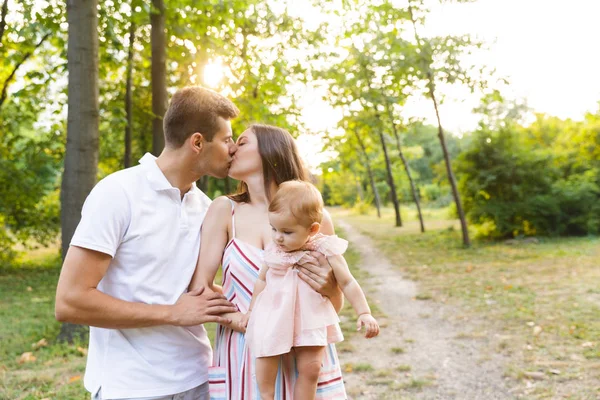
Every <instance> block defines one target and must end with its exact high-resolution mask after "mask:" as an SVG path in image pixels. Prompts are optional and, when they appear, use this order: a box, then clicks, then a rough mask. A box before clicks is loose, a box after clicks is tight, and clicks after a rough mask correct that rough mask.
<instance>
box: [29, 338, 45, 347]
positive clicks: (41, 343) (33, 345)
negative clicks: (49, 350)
mask: <svg viewBox="0 0 600 400" xmlns="http://www.w3.org/2000/svg"><path fill="white" fill-rule="evenodd" d="M45 346H48V341H47V340H46V338H44V339H40V340H39V341H38V342H37V343H34V344H32V345H31V348H33V349H34V350H36V349H39V348H40V347H45Z"/></svg>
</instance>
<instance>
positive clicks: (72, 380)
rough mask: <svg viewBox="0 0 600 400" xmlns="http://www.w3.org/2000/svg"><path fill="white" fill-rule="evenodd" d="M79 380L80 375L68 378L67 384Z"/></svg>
mask: <svg viewBox="0 0 600 400" xmlns="http://www.w3.org/2000/svg"><path fill="white" fill-rule="evenodd" d="M80 379H81V375H75V376H72V377H70V378H69V383H71V382H76V381H78V380H80Z"/></svg>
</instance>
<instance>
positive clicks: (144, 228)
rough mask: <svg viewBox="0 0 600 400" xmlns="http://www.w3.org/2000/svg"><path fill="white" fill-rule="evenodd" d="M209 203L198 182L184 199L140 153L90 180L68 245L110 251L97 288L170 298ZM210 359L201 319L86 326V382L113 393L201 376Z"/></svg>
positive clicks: (154, 299) (165, 391)
mask: <svg viewBox="0 0 600 400" xmlns="http://www.w3.org/2000/svg"><path fill="white" fill-rule="evenodd" d="M209 205H210V199H209V198H208V197H207V196H206V195H205V194H204V193H202V192H201V191H200V190H199V189H198V188H197V187H196V185H193V186H192V189H191V190H190V191H189V192H188V193H186V194H185V196H184V198H183V200H182V199H181V195H180V192H179V189H177V188H174V187H172V186H171V184H170V183H169V181H168V180H167V179H166V178H165V176H164V174H163V173H162V171H161V170H160V168H158V165H157V164H156V158H155V157H154V156H153V155H151V154H146V155H145V156H144V157H143V158H142V159H141V160H140V165H138V166H135V167H133V168H129V169H126V170H123V171H119V172H116V173H114V174H112V175H109V176H107V177H106V178H104V179H103V180H102V181H100V182H99V183H98V184H97V185H96V187H94V189H93V190H92V192H91V193H90V195H89V196H88V198H87V199H86V201H85V204H84V206H83V210H82V215H81V221H80V223H79V225H78V226H77V230H76V231H75V234H74V236H73V239H72V241H71V245H72V246H78V247H83V248H86V249H92V250H96V251H100V252H102V253H106V254H109V255H110V256H112V257H113V258H112V261H111V262H110V265H109V267H108V270H107V271H106V275H105V276H104V278H103V279H102V280H101V281H100V284H99V285H98V290H100V291H102V292H104V293H106V294H109V295H111V296H113V297H116V298H118V299H122V300H126V301H131V302H138V303H146V304H175V302H176V301H177V299H178V298H179V296H181V294H182V293H184V292H186V290H187V287H188V285H189V283H190V281H191V279H192V275H193V273H194V269H195V266H196V262H197V260H198V252H199V248H200V226H201V224H202V221H203V219H204V215H205V214H206V211H207V209H208V206H209ZM211 359H212V351H211V348H210V341H209V340H208V337H207V336H206V330H205V329H204V327H203V326H201V325H200V326H195V327H188V328H185V327H177V326H171V325H163V326H155V327H151V328H138V329H103V328H95V327H91V328H90V343H89V351H88V360H87V367H86V373H85V379H84V384H85V387H86V389H87V390H88V391H90V392H91V393H93V394H94V393H96V392H97V391H98V390H99V389H100V388H102V395H103V397H105V398H111V399H112V398H131V397H134V398H135V397H149V396H166V395H170V394H175V393H179V392H183V391H186V390H189V389H191V388H194V387H196V386H199V385H201V384H203V383H204V382H206V381H207V380H208V366H209V365H210V362H211Z"/></svg>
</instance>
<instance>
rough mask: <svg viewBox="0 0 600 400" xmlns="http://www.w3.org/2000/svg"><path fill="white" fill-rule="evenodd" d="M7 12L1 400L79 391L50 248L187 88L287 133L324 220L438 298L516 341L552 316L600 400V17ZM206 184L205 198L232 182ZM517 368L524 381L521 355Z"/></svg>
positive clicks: (57, 249)
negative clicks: (351, 232) (335, 221)
mask: <svg viewBox="0 0 600 400" xmlns="http://www.w3.org/2000/svg"><path fill="white" fill-rule="evenodd" d="M0 4H1V9H0V88H1V89H0V90H1V92H0V264H1V266H0V292H2V298H1V299H0V301H1V303H0V318H1V319H2V324H1V325H2V326H1V327H0V340H1V342H2V345H1V346H2V350H1V351H0V356H1V357H2V359H1V360H0V374H2V375H3V376H4V378H5V379H4V381H5V382H8V383H6V384H4V387H0V394H1V393H2V392H1V391H2V390H4V391H5V394H4V395H0V397H2V398H20V399H22V398H45V397H48V398H80V396H84V395H83V394H82V393H83V392H82V390H83V389H82V388H81V384H80V382H78V381H79V380H80V378H81V372H82V371H83V361H82V360H83V358H84V356H85V347H86V346H85V339H78V340H79V341H77V340H76V341H75V342H74V344H55V343H59V342H60V340H59V342H57V341H56V338H57V337H59V338H60V333H61V326H60V325H59V324H58V323H55V322H54V320H53V317H52V309H53V301H54V299H53V296H54V292H53V291H54V288H55V284H56V279H57V277H58V273H59V268H60V264H61V259H60V257H61V243H62V244H63V245H62V247H63V251H64V244H68V242H69V241H70V237H71V235H72V233H73V231H74V228H75V226H76V225H77V222H78V220H79V215H80V210H81V206H82V204H83V201H84V200H85V197H86V196H87V194H88V193H89V191H90V190H91V188H92V187H93V185H94V184H95V183H96V182H97V181H98V180H99V179H102V178H103V177H105V176H106V175H108V174H110V173H112V172H115V171H117V170H119V169H122V168H127V167H129V166H133V165H136V164H137V160H139V159H140V158H141V156H142V155H143V154H144V153H146V152H152V153H154V154H156V155H158V154H159V153H160V151H161V150H162V147H163V145H164V140H163V139H162V135H163V132H162V115H163V114H164V112H165V110H166V107H167V105H168V100H169V98H170V95H171V94H173V93H174V92H175V91H176V90H177V89H178V88H181V87H183V86H186V85H202V86H205V87H209V88H212V89H214V90H216V91H218V92H220V93H222V94H224V95H226V96H227V97H229V98H231V99H232V100H233V101H234V102H235V104H236V105H237V106H238V107H239V109H240V111H241V114H240V117H239V118H237V119H236V120H235V121H234V123H233V130H234V135H239V134H240V133H241V132H243V130H244V129H245V127H247V126H248V125H249V124H251V123H253V122H260V123H266V124H272V125H278V126H281V127H284V128H286V129H288V130H289V131H290V132H291V133H292V135H293V136H294V137H296V138H297V142H298V145H299V147H300V150H301V152H302V155H303V157H304V159H305V161H306V164H307V166H308V167H309V168H310V171H311V172H312V174H313V178H314V180H315V182H316V183H317V185H318V187H319V188H320V190H321V191H322V193H323V196H324V199H325V202H326V204H327V205H328V206H331V207H333V208H332V212H333V213H334V217H335V218H341V219H344V220H345V221H348V222H349V223H351V224H352V225H353V226H355V227H357V228H359V229H360V230H361V231H362V232H363V233H365V234H368V235H370V236H371V237H372V238H373V239H374V240H375V241H376V243H375V244H376V245H377V246H380V248H381V249H382V250H383V251H384V254H386V255H387V256H389V257H390V259H391V260H392V261H394V263H395V264H396V265H398V266H399V267H401V268H403V271H408V272H409V273H410V276H411V278H413V279H415V280H417V281H419V282H420V283H421V285H422V288H423V290H424V291H425V292H426V293H427V296H428V299H433V300H440V299H443V300H444V301H446V300H447V299H448V298H456V301H457V304H459V305H460V304H463V305H464V304H470V305H473V304H475V305H478V304H479V305H480V306H481V307H482V308H481V309H478V308H477V307H475V308H476V310H475V312H477V313H479V314H477V315H483V314H486V313H487V314H488V315H492V318H495V319H494V320H495V321H496V320H499V321H502V323H503V324H506V325H503V326H509V327H513V328H514V329H517V331H518V329H520V328H517V327H521V328H522V329H523V332H528V330H530V329H531V326H530V325H527V324H528V323H530V322H533V323H534V325H532V326H534V327H539V326H541V325H540V323H539V322H537V319H536V318H538V317H539V315H541V314H544V315H546V314H547V313H548V312H551V310H554V311H556V310H559V311H556V312H557V314H556V315H553V319H551V320H549V321H552V322H546V325H545V326H544V327H543V329H544V332H548V336H547V337H548V338H549V339H548V340H550V338H552V339H551V340H550V341H549V342H539V343H538V342H536V343H538V344H540V343H541V345H540V346H541V347H540V348H541V349H546V350H540V352H541V353H540V354H542V353H544V352H545V353H544V354H546V356H548V357H549V358H552V357H553V356H554V355H553V354H548V351H549V350H548V347H547V346H549V345H550V343H553V344H554V345H556V343H560V346H559V347H557V349H560V352H562V353H564V354H571V355H572V354H574V355H575V358H574V359H572V360H571V361H572V364H573V365H571V364H568V366H567V367H565V368H567V369H568V368H573V369H572V370H569V371H570V373H569V374H570V375H569V376H571V377H572V378H573V379H574V380H576V381H578V382H579V381H582V380H583V382H584V383H579V384H578V385H579V386H574V387H576V388H579V387H582V388H585V389H581V391H580V390H579V389H577V390H575V391H574V393H585V396H588V395H589V396H593V395H598V392H597V390H598V388H600V382H599V380H598V379H599V378H598V376H599V370H600V368H598V363H599V362H600V350H598V348H597V347H596V342H595V340H597V337H598V335H599V334H600V326H599V323H598V318H597V316H598V312H599V311H600V310H599V306H600V290H599V289H598V287H599V286H598V282H600V281H599V280H598V278H599V277H600V268H599V266H598V263H597V259H598V258H597V256H598V255H599V254H598V248H599V245H600V240H599V239H598V237H597V235H598V233H599V231H600V103H599V101H600V75H599V74H598V67H599V65H600V52H598V32H597V18H598V15H600V2H598V1H596V0H572V1H570V2H568V3H567V2H560V1H548V0H545V1H543V0H527V1H523V0H521V1H517V0H478V1H433V0H431V1H430V0H410V1H407V0H394V1H389V0H368V1H364V0H361V1H359V0H334V1H325V2H322V1H310V0H287V1H279V0H270V1H253V0H204V1H202V2H198V1H191V0H173V1H164V0H151V1H150V0H146V1H144V0H128V1H125V0H108V1H103V0H100V1H82V2H70V1H69V2H63V1H57V0H49V1H44V0H0ZM67 4H68V6H67ZM198 185H199V187H200V188H201V189H202V190H204V191H205V192H206V193H207V194H208V195H209V196H210V197H211V198H214V197H216V196H219V195H222V194H226V193H230V192H232V191H233V190H235V187H236V182H235V181H233V180H230V179H226V180H216V179H213V178H209V177H206V178H203V179H202V180H200V181H199V182H198ZM423 232H424V233H423ZM417 242H418V245H415V243H417ZM436 251H437V252H438V253H437V254H436V255H432V253H433V252H436ZM357 257H358V256H357ZM436 257H437V258H436ZM357 262H358V261H357ZM423 263H434V264H436V265H439V266H440V268H439V269H433V270H429V271H424V270H421V269H418V268H417V267H418V266H419V265H422V264H423ZM479 265H481V266H486V265H487V266H488V267H489V268H483V267H482V268H481V269H478V268H477V267H475V268H474V267H473V266H479ZM442 266H445V267H444V268H442ZM469 266H470V267H469ZM469 268H470V269H469ZM503 268H504V269H503ZM498 269H500V270H502V271H504V272H502V274H500V275H501V276H502V277H503V278H502V279H500V280H498V279H497V278H498V276H500V275H499V272H498ZM465 271H467V272H465ZM478 271H482V272H481V274H482V275H480V276H478V275H474V274H477V273H478ZM506 271H509V272H506ZM511 271H512V272H511ZM573 271H575V272H573ZM567 272H568V273H567ZM511 273H512V274H513V278H514V282H513V281H511V282H509V283H507V279H508V280H509V281H510V274H511ZM465 274H466V275H465ZM563 274H566V275H564V276H563ZM465 276H468V279H467V281H465V279H466V278H465ZM507 276H509V278H507ZM565 276H568V278H565ZM452 277H456V278H457V280H453V279H452ZM459 277H460V279H458V278H459ZM442 278H443V280H444V282H445V286H444V285H440V279H442ZM477 282H479V284H477ZM470 285H472V287H473V288H474V289H473V290H471V289H468V290H467V289H465V287H468V286H470ZM507 285H510V288H508V289H507V287H508V286H507ZM552 285H555V286H552ZM488 288H491V289H488ZM496 289H497V290H498V293H497V294H498V296H500V297H499V298H500V299H503V300H498V301H497V303H496V305H495V306H494V307H495V313H494V312H492V314H489V313H490V310H489V309H488V308H489V304H488V303H487V300H489V298H484V297H483V294H485V293H495V290H496ZM479 295H481V296H479ZM502 296H504V297H502ZM563 296H564V297H563ZM475 298H477V299H478V300H474V299H475ZM532 298H533V299H537V300H532ZM540 299H543V300H540ZM538 300H539V302H538ZM480 303H481V304H480ZM573 304H577V306H573ZM486 307H488V308H486ZM509 310H517V311H515V312H514V313H511V312H509ZM496 314H497V315H496ZM494 315H495V316H494ZM511 329H512V328H511ZM536 332H537V330H536ZM538 334H539V332H538ZM551 335H554V336H551ZM538 336H539V335H536V340H539V338H538ZM69 339H72V338H70V337H69ZM42 340H43V341H42ZM524 343H525V344H523V346H530V345H531V343H529V342H527V341H525V342H524ZM520 345H521V343H520V342H519V345H515V346H516V347H515V348H518V349H522V347H519V346H520ZM584 345H585V346H584ZM32 346H33V347H32ZM519 351H520V350H519ZM515 352H516V353H515ZM517 353H518V354H520V355H519V356H517V355H515V354H517ZM550 353H552V352H551V351H550ZM511 354H512V356H511V357H513V358H514V360H515V363H516V365H518V367H514V368H513V369H511V371H512V372H510V373H509V374H508V375H510V376H511V377H513V378H514V379H515V380H516V381H519V380H521V381H522V380H523V379H526V376H525V375H523V373H522V371H525V370H527V367H526V365H527V355H526V354H524V353H523V354H521V353H519V352H518V351H517V350H515V351H513V353H511ZM567 357H570V356H567ZM577 357H579V358H577ZM38 358H39V359H38ZM590 365H591V367H590ZM594 365H595V367H594ZM36 371H37V372H36ZM39 371H44V372H43V373H41V375H40V373H39ZM40 376H41V378H40ZM563 376H565V374H563ZM524 377H525V378H524ZM580 378H581V379H580ZM72 383H73V385H71V384H72ZM542 388H543V389H542V391H540V392H539V393H541V394H539V393H537V394H536V392H532V393H533V395H539V396H540V398H542V397H543V395H548V393H550V394H549V396H553V395H554V394H556V393H559V394H563V392H560V390H559V389H556V387H555V386H554V385H552V384H549V385H545V386H542ZM544 390H545V391H546V392H544ZM544 393H545V394H544ZM565 393H567V394H568V393H571V392H565ZM582 396H583V395H582ZM82 398H83V397H82ZM576 398H577V397H576ZM581 398H584V397H581ZM585 398H588V397H585ZM589 398H592V397H589Z"/></svg>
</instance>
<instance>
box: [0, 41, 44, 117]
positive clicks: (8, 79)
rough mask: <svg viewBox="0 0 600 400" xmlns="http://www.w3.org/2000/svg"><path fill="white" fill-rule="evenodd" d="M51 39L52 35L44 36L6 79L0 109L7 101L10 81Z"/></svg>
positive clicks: (0, 96) (0, 99) (0, 98)
mask: <svg viewBox="0 0 600 400" xmlns="http://www.w3.org/2000/svg"><path fill="white" fill-rule="evenodd" d="M49 37H50V33H47V34H45V35H44V37H42V39H41V40H40V41H39V42H38V44H36V45H35V48H34V49H33V50H32V51H30V52H29V53H26V54H25V55H24V56H23V58H22V59H21V61H19V62H18V63H17V65H15V67H14V68H13V70H12V72H11V73H10V75H9V76H8V78H6V80H5V81H4V84H3V85H2V94H1V95H0V107H2V105H3V104H4V101H5V100H6V96H7V91H8V85H9V84H10V81H12V79H13V78H14V77H15V74H16V73H17V71H18V69H19V68H21V65H23V64H24V63H25V61H27V59H28V58H29V57H31V56H32V55H33V53H34V52H35V51H36V50H37V49H38V48H39V47H40V46H41V45H42V44H43V43H44V41H46V39H48V38H49Z"/></svg>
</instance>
